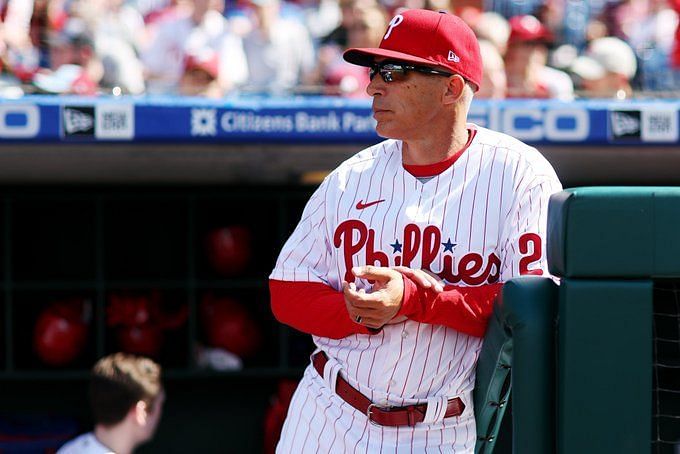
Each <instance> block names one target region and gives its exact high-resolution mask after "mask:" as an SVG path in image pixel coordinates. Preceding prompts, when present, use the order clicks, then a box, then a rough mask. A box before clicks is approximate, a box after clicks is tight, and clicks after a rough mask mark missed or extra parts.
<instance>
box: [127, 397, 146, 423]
mask: <svg viewBox="0 0 680 454" xmlns="http://www.w3.org/2000/svg"><path fill="white" fill-rule="evenodd" d="M131 411H132V412H134V416H135V422H136V423H137V424H139V425H140V426H145V425H146V421H147V419H148V417H149V412H148V409H147V405H146V402H144V401H142V400H140V401H138V402H137V403H136V404H135V406H134V407H132V410H131Z"/></svg>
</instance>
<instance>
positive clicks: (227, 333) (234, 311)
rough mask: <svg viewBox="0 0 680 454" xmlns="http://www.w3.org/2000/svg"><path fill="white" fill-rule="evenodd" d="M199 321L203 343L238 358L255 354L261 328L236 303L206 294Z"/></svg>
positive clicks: (258, 344)
mask: <svg viewBox="0 0 680 454" xmlns="http://www.w3.org/2000/svg"><path fill="white" fill-rule="evenodd" d="M201 318H202V322H203V327H204V330H205V335H206V340H207V342H208V344H209V345H210V346H212V347H219V348H223V349H225V350H228V351H230V352H231V353H234V354H235V355H238V356H240V357H241V358H245V357H248V356H250V355H252V354H253V353H255V352H256V351H257V349H258V348H259V346H260V343H261V341H262V339H261V337H262V336H261V333H260V328H259V327H258V325H257V324H256V323H255V321H254V320H253V319H252V317H251V316H250V315H249V314H248V312H247V311H246V310H245V309H244V307H243V306H242V305H241V304H239V303H238V302H237V301H235V300H233V299H230V298H225V297H221V298H216V297H214V296H213V295H211V294H206V295H204V297H203V301H202V302H201Z"/></svg>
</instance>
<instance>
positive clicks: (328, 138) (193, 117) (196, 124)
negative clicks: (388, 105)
mask: <svg viewBox="0 0 680 454" xmlns="http://www.w3.org/2000/svg"><path fill="white" fill-rule="evenodd" d="M679 119H680V100H658V101H627V102H620V101H601V100H600V101H595V100H591V101H585V100H584V101H575V102H568V103H565V102H557V101H539V100H506V101H485V100H475V101H473V105H472V107H471V109H470V114H469V120H470V121H471V122H473V123H476V124H477V125H479V126H483V127H488V128H491V129H495V130H498V131H502V132H505V133H507V134H509V135H511V136H513V137H516V138H518V139H520V140H522V141H524V142H527V143H531V144H547V145H553V144H554V145H557V144H580V145H584V144H589V145H637V144H658V145H664V144H665V145H677V144H678V143H680V136H679V127H678V124H679ZM374 128H375V121H374V119H373V117H372V114H371V105H370V101H369V100H348V99H340V98H327V97H300V98H286V99H275V98H274V99H273V98H234V99H225V100H219V101H214V100H205V99H196V98H173V97H167V98H164V97H143V98H136V97H122V98H79V97H48V96H27V97H24V98H20V99H16V100H10V99H5V100H1V101H0V142H120V141H131V142H156V143H163V142H165V143H176V142H208V143H285V144H291V143H300V144H304V143H310V144H311V143H328V144H343V143H375V142H377V141H379V140H380V138H379V137H378V136H377V135H376V133H375V129H374Z"/></svg>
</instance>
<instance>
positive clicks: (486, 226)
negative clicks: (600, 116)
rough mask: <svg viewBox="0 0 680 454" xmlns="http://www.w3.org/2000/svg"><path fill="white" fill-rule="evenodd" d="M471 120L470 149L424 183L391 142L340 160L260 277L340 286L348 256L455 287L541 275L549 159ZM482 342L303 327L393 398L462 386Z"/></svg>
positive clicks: (438, 330)
mask: <svg viewBox="0 0 680 454" xmlns="http://www.w3.org/2000/svg"><path fill="white" fill-rule="evenodd" d="M470 127H473V128H475V129H476V130H477V133H476V135H475V137H474V139H473V141H472V143H471V144H470V146H469V148H468V149H467V150H466V151H465V152H464V153H463V154H462V155H461V156H460V158H458V160H457V161H456V162H455V163H454V164H453V165H452V166H451V167H449V168H448V169H447V170H445V171H444V172H442V173H440V174H439V175H437V176H435V177H434V178H432V179H430V180H428V181H425V182H422V181H421V180H419V179H417V178H416V177H414V176H413V175H411V174H410V173H409V172H407V171H406V170H405V169H404V167H403V165H402V153H401V149H402V142H401V141H396V140H386V141H384V142H382V143H379V144H377V145H375V146H372V147H370V148H367V149H365V150H363V151H361V152H360V153H358V154H356V155H355V156H353V157H352V158H350V159H348V160H347V161H345V162H344V163H343V164H341V165H340V166H339V167H338V168H337V169H336V170H334V171H333V172H332V173H331V174H330V175H328V177H327V178H326V179H325V180H324V181H323V183H322V184H321V185H320V187H319V188H318V189H317V190H316V192H315V193H314V195H313V196H312V197H311V199H310V200H309V202H308V204H307V206H306V208H305V210H304V212H303V215H302V219H301V221H300V223H299V224H298V226H297V228H296V229H295V231H294V232H293V234H292V235H291V237H290V238H289V240H288V241H287V242H286V244H285V246H284V247H283V249H282V251H281V254H280V256H279V258H278V261H277V263H276V266H275V268H274V270H273V272H272V274H271V276H270V278H271V279H276V280H282V281H307V282H319V283H324V284H327V285H329V286H331V287H332V288H334V289H336V290H340V289H341V287H342V280H343V279H346V280H348V281H352V280H353V277H352V276H351V274H348V273H349V270H350V269H351V266H357V265H364V264H374V265H382V266H393V265H399V264H402V265H406V266H410V267H411V268H427V269H430V270H432V271H434V272H436V273H438V274H439V275H440V276H441V277H443V278H444V279H445V280H446V281H447V283H449V284H455V285H459V286H470V285H482V284H485V283H493V282H498V281H500V282H504V281H506V280H508V279H510V278H511V277H514V276H518V275H520V274H528V273H531V274H540V273H542V274H547V266H546V263H545V241H544V238H545V231H546V217H547V204H548V198H549V197H550V195H551V194H552V193H554V192H557V191H559V190H560V189H561V185H560V183H559V180H558V179H557V176H556V175H555V172H554V170H553V169H552V167H551V166H550V164H549V163H548V162H547V160H545V158H543V156H542V155H541V154H540V153H539V152H538V151H537V150H535V149H534V148H532V147H529V146H528V145H526V144H523V143H522V142H520V141H518V140H516V139H514V138H512V137H510V136H507V135H505V134H501V133H498V132H494V131H490V130H488V129H485V128H481V127H478V126H475V125H470ZM356 284H357V287H358V288H367V289H368V288H369V287H370V285H369V283H368V282H366V281H364V280H361V279H358V280H357V281H356ZM481 341H482V340H481V339H480V338H477V337H472V336H468V335H466V334H463V333H460V332H458V331H456V330H453V329H451V328H447V327H444V326H441V325H430V324H424V323H419V322H415V321H412V320H409V321H406V322H405V323H400V324H395V325H385V326H384V328H383V329H382V331H381V332H380V333H379V334H376V335H371V336H369V335H361V334H357V335H351V336H348V337H346V338H344V339H338V340H334V339H328V338H324V337H318V336H314V342H315V343H316V345H317V346H318V347H319V348H321V349H322V350H324V351H325V352H326V353H327V354H328V355H329V356H330V357H331V358H334V359H335V360H336V361H338V363H339V365H340V367H341V374H342V375H343V376H344V377H345V378H346V379H347V381H348V382H349V383H350V384H351V385H352V386H354V387H355V388H357V389H358V390H359V391H361V392H362V393H363V394H364V395H366V396H369V397H370V398H371V400H373V401H374V402H377V403H381V404H386V403H389V404H391V405H397V406H401V405H408V404H412V403H418V402H422V401H423V400H424V399H427V398H428V397H434V396H449V397H452V396H456V395H460V394H464V393H466V392H468V391H470V390H471V389H472V387H473V386H474V380H475V374H474V366H475V364H476V361H477V356H478V353H479V350H480V347H481Z"/></svg>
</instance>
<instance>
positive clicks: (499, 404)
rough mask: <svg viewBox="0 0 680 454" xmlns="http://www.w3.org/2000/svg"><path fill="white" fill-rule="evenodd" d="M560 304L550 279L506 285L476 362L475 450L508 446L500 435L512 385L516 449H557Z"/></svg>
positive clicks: (541, 453) (526, 453)
mask: <svg viewBox="0 0 680 454" xmlns="http://www.w3.org/2000/svg"><path fill="white" fill-rule="evenodd" d="M556 308H557V286H556V285H555V283H554V282H553V281H552V280H550V279H547V278H540V277H535V276H526V277H520V278H517V279H513V280H511V281H509V282H507V283H505V285H504V286H503V291H502V295H501V297H500V298H499V299H498V300H497V301H496V304H495V306H494V312H493V315H492V317H491V319H490V321H489V327H488V329H487V332H486V335H485V337H484V344H483V346H482V351H481V352H480V356H479V362H478V364H477V381H476V384H475V395H474V397H475V398H474V400H475V414H476V419H477V444H476V446H475V452H476V453H481V454H486V453H491V452H499V451H507V448H504V447H501V446H497V440H498V432H499V428H500V426H501V422H502V420H503V417H504V416H505V412H506V409H507V403H508V399H509V397H510V392H511V390H512V451H513V452H515V453H520V454H534V453H535V454H546V453H552V452H554V451H555V406H554V396H555V385H554V383H555V380H554V377H555V362H554V350H555V346H554V339H555V331H554V326H555V314H556V310H557V309H556ZM505 417H507V416H505ZM496 448H499V449H496ZM494 450H495V451H494Z"/></svg>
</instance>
